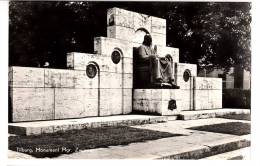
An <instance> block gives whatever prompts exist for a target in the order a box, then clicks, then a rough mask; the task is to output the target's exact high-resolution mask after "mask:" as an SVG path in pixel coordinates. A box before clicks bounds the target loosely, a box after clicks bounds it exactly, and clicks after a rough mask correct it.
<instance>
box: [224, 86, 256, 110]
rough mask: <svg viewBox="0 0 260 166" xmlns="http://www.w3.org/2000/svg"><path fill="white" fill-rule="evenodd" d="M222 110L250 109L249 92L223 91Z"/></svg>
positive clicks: (242, 90)
mask: <svg viewBox="0 0 260 166" xmlns="http://www.w3.org/2000/svg"><path fill="white" fill-rule="evenodd" d="M222 102H223V103H222V104H223V108H247V109H250V107H251V90H244V89H223V100H222Z"/></svg>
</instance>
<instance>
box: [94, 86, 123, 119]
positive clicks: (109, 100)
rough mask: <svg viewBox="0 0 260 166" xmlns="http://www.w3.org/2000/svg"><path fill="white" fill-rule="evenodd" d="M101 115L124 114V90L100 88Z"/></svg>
mask: <svg viewBox="0 0 260 166" xmlns="http://www.w3.org/2000/svg"><path fill="white" fill-rule="evenodd" d="M99 108H100V116H109V115H119V114H123V90H122V89H100V107H99Z"/></svg>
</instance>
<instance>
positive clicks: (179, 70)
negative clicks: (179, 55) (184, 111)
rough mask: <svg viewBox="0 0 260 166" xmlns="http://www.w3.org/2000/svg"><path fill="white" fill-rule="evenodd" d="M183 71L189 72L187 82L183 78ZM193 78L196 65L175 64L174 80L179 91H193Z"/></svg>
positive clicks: (195, 74) (195, 73) (195, 72)
mask: <svg viewBox="0 0 260 166" xmlns="http://www.w3.org/2000/svg"><path fill="white" fill-rule="evenodd" d="M185 70H189V72H190V77H189V79H188V81H187V82H186V81H185V80H184V77H183V76H184V72H185ZM193 76H197V65H194V64H186V63H176V71H175V78H176V82H177V85H178V86H180V88H181V89H193Z"/></svg>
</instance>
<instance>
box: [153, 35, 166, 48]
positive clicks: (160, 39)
mask: <svg viewBox="0 0 260 166" xmlns="http://www.w3.org/2000/svg"><path fill="white" fill-rule="evenodd" d="M151 36H152V38H153V44H154V45H158V46H166V35H165V34H160V33H151Z"/></svg>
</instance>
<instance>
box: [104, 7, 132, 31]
mask: <svg viewBox="0 0 260 166" xmlns="http://www.w3.org/2000/svg"><path fill="white" fill-rule="evenodd" d="M133 13H134V12H131V11H127V10H124V9H119V8H111V9H108V12H107V26H113V25H118V26H121V27H128V28H134V14H133Z"/></svg>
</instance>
